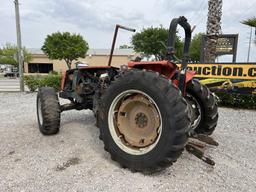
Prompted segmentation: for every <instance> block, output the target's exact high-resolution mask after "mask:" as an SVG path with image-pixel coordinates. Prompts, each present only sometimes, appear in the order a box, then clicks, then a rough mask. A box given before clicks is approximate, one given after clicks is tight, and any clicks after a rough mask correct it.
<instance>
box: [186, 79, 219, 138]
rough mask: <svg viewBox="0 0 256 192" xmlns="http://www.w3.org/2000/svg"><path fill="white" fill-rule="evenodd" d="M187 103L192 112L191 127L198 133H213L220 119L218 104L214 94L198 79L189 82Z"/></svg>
mask: <svg viewBox="0 0 256 192" xmlns="http://www.w3.org/2000/svg"><path fill="white" fill-rule="evenodd" d="M185 98H186V100H187V103H188V104H189V109H190V114H191V128H192V130H194V131H195V132H196V133H199V134H206V135H211V134H212V133H213V132H214V130H215V127H216V126H217V121H218V106H217V101H216V99H215V97H214V95H213V94H212V93H211V92H210V90H209V89H208V88H207V87H206V86H205V85H202V84H200V83H199V81H197V80H192V81H190V82H189V83H188V84H187V95H186V97H185Z"/></svg>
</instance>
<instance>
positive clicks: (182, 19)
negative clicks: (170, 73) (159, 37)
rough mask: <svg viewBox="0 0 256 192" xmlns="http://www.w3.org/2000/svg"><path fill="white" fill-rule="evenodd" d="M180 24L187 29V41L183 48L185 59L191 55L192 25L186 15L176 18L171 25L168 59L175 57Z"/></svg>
mask: <svg viewBox="0 0 256 192" xmlns="http://www.w3.org/2000/svg"><path fill="white" fill-rule="evenodd" d="M178 24H179V25H180V26H181V27H183V29H184V31H185V43H184V48H183V59H186V60H187V59H188V56H189V46H190V42H191V33H192V31H191V26H190V24H189V23H188V22H187V19H186V18H185V17H184V16H181V17H179V18H174V19H173V20H172V21H171V23H170V27H169V36H168V41H167V59H168V60H173V59H174V53H175V48H174V45H175V38H176V32H177V25H178Z"/></svg>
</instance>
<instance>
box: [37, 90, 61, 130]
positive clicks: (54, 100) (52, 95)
mask: <svg viewBox="0 0 256 192" xmlns="http://www.w3.org/2000/svg"><path fill="white" fill-rule="evenodd" d="M60 112H61V111H60V104H59V100H58V96H57V93H56V92H55V90H54V88H52V87H42V88H40V89H39V91H38V94H37V120H38V126H39V130H40V132H41V133H42V134H43V135H53V134H56V133H58V132H59V127H60Z"/></svg>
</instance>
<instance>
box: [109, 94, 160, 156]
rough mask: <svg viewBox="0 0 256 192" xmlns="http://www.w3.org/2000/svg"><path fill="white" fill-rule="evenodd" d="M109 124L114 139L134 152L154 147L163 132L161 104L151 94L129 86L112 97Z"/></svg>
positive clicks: (141, 151)
mask: <svg viewBox="0 0 256 192" xmlns="http://www.w3.org/2000/svg"><path fill="white" fill-rule="evenodd" d="M108 124H109V130H110V134H111V136H112V138H113V140H114V142H115V143H116V144H117V145H118V146H119V148H120V149H122V150H123V151H125V152H126V153H129V154H132V155H143V154H146V153H148V152H149V151H151V150H152V149H153V148H154V147H155V146H156V145H157V143H158V141H159V139H160V136H161V133H162V117H161V113H160V111H159V108H158V106H157V105H156V103H155V101H154V100H153V99H152V98H151V97H150V96H149V95H147V94H145V93H143V92H142V91H139V90H127V91H125V92H122V93H121V94H119V95H118V96H117V97H116V98H115V99H114V100H113V102H112V104H111V106H110V110H109V114H108Z"/></svg>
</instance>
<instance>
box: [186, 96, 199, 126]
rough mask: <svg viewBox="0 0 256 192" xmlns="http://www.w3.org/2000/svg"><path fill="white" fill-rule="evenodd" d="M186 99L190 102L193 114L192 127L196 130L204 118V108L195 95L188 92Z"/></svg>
mask: <svg viewBox="0 0 256 192" xmlns="http://www.w3.org/2000/svg"><path fill="white" fill-rule="evenodd" d="M186 100H187V102H188V104H189V105H188V106H189V109H190V110H189V111H190V114H191V128H192V129H193V130H195V129H196V128H197V127H198V125H199V124H200V121H201V119H202V109H201V105H200V104H199V102H198V101H197V99H196V98H195V97H194V96H193V95H190V94H189V93H187V95H186Z"/></svg>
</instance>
